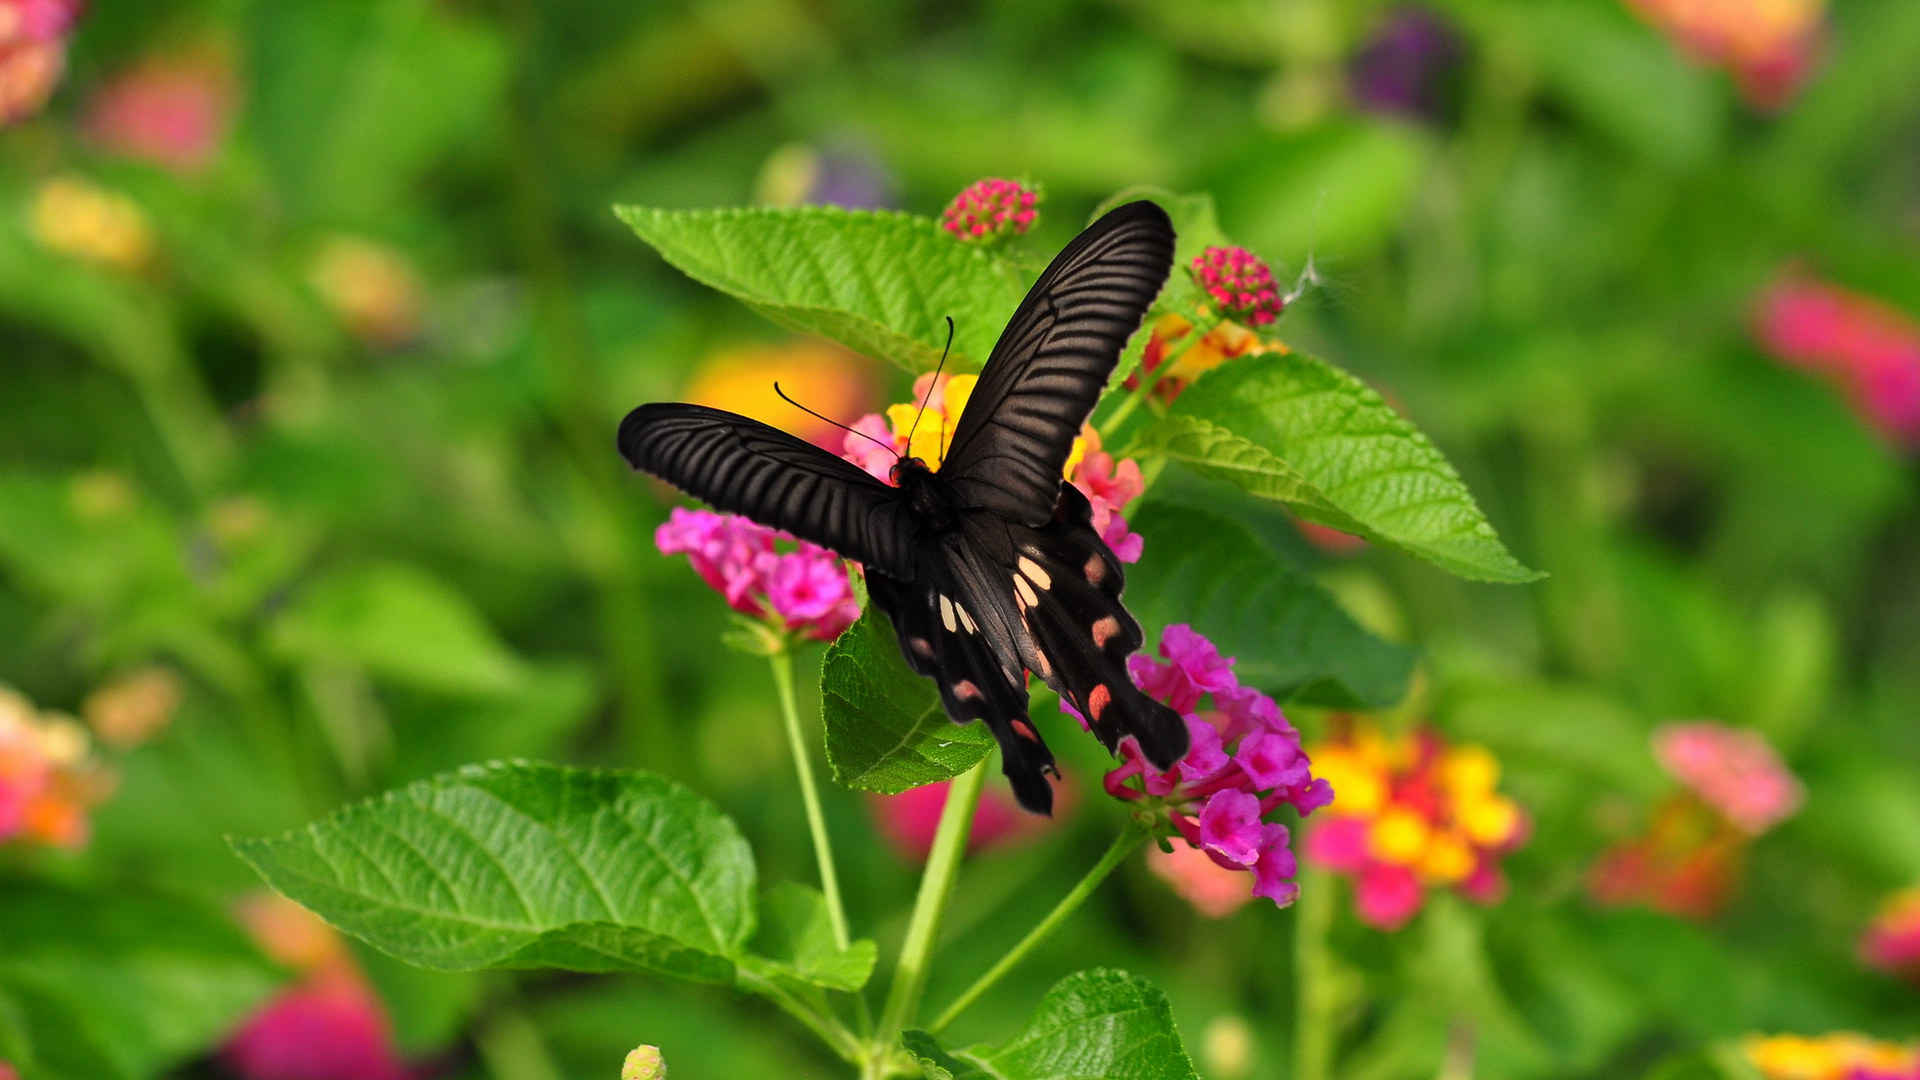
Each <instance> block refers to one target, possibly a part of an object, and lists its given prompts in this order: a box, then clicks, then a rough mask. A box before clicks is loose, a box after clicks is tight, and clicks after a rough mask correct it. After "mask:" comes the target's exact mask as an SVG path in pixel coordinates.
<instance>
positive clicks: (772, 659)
mask: <svg viewBox="0 0 1920 1080" xmlns="http://www.w3.org/2000/svg"><path fill="white" fill-rule="evenodd" d="M767 663H768V665H769V666H771V667H772V668H773V686H774V691H775V693H776V694H778V695H779V698H780V717H781V719H782V720H783V721H785V724H786V729H787V747H788V749H790V750H792V751H793V771H794V773H795V774H796V775H798V776H799V778H800V801H801V802H803V803H805V804H806V809H807V831H808V832H809V833H811V834H812V835H813V857H814V859H815V861H816V862H818V863H819V864H820V892H821V895H823V896H824V897H826V901H827V920H828V921H829V922H830V923H831V924H832V925H833V943H834V945H836V946H837V947H838V948H839V949H840V950H841V951H842V952H844V951H846V949H847V946H848V945H850V944H852V942H853V935H852V934H851V933H850V932H849V931H848V929H847V910H846V906H845V905H844V904H843V903H842V902H841V900H840V875H839V872H838V871H836V870H835V869H834V866H833V842H832V841H831V840H830V839H828V837H827V818H826V815H825V814H824V813H823V812H821V809H820V788H819V786H818V785H817V784H816V783H815V782H814V779H813V759H812V758H811V757H809V756H808V754H807V740H806V737H805V736H804V735H802V734H801V731H800V710H799V707H798V706H797V705H795V703H794V694H793V654H792V652H790V651H789V650H788V649H786V648H780V649H777V650H774V651H772V652H769V653H768V654H767Z"/></svg>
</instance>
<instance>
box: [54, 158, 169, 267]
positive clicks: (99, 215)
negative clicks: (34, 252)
mask: <svg viewBox="0 0 1920 1080" xmlns="http://www.w3.org/2000/svg"><path fill="white" fill-rule="evenodd" d="M28 225H29V227H30V228H31V230H32V232H33V238H34V239H35V240H37V241H39V243H40V245H41V246H42V247H45V248H46V249H48V250H49V251H57V252H59V253H61V254H62V255H71V256H73V257H75V258H77V259H85V260H86V261H88V262H93V263H99V264H101V265H103V266H111V267H114V268H116V269H120V270H134V269H138V268H139V267H140V266H142V265H144V264H145V263H146V261H147V260H148V259H149V258H150V257H151V256H152V255H153V233H152V230H150V229H149V228H148V227H147V216H146V214H144V213H142V212H141V210H140V207H139V205H138V204H136V203H135V202H134V201H133V200H131V199H129V198H127V197H126V196H124V195H117V194H115V193H113V192H111V191H108V190H107V189H105V188H103V187H100V186H98V185H96V184H93V183H90V182H88V181H86V180H82V179H80V178H79V177H75V176H61V177H55V178H54V179H52V180H49V181H47V182H46V183H44V184H42V185H40V190H39V191H37V192H35V193H34V197H33V206H32V208H31V211H30V216H29V221H28Z"/></svg>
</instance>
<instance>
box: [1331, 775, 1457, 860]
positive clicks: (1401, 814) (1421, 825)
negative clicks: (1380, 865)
mask: <svg viewBox="0 0 1920 1080" xmlns="http://www.w3.org/2000/svg"><path fill="white" fill-rule="evenodd" d="M1338 790H1339V789H1337V788H1336V789H1335V791H1336V792H1337V791H1338ZM1432 835H1433V831H1432V830H1431V829H1429V828H1428V827H1427V821H1426V819H1425V818H1423V817H1421V816H1420V815H1419V814H1417V813H1415V812H1414V811H1412V810H1408V809H1405V808H1404V807H1398V806H1396V807H1391V808H1389V809H1388V810H1387V811H1386V812H1385V813H1383V814H1381V815H1380V816H1379V817H1377V818H1375V819H1374V822H1373V828H1372V829H1371V830H1370V831H1369V832H1368V834H1367V847H1368V849H1369V850H1371V851H1372V852H1373V854H1374V856H1375V857H1376V858H1380V859H1385V860H1386V861H1387V862H1394V863H1400V864H1401V865H1403V866H1412V865H1414V864H1415V863H1417V862H1419V861H1420V857H1421V855H1422V854H1423V853H1424V852H1425V851H1426V848H1427V840H1428V838H1429V837H1430V836H1432Z"/></svg>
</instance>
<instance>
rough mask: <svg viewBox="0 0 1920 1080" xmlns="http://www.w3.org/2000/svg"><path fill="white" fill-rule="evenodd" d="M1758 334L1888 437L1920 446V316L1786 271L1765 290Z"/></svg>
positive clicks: (1766, 346) (1759, 308)
mask: <svg viewBox="0 0 1920 1080" xmlns="http://www.w3.org/2000/svg"><path fill="white" fill-rule="evenodd" d="M1754 335H1755V337H1756V338H1757V339H1758V340H1759V342H1760V345H1761V347H1762V348H1764V349H1766V350H1767V351H1768V352H1770V353H1772V354H1773V355H1774V356H1775V357H1777V358H1779V359H1780V360H1782V361H1784V362H1785V363H1788V364H1791V365H1793V366H1795V367H1799V368H1803V369H1805V370H1807V371H1810V372H1813V373H1814V374H1816V375H1819V376H1820V377H1822V378H1824V379H1826V380H1827V381H1828V382H1830V383H1832V384H1834V385H1835V386H1836V387H1838V388H1839V390H1840V391H1841V393H1843V394H1845V395H1846V397H1847V399H1848V401H1849V402H1851V403H1852V406H1853V409H1854V411H1855V412H1856V413H1857V414H1859V416H1860V417H1861V418H1862V419H1864V420H1865V421H1866V422H1867V423H1868V424H1869V425H1871V426H1872V427H1873V428H1874V429H1875V430H1877V431H1879V432H1880V433H1881V435H1883V436H1884V437H1885V438H1887V439H1888V440H1889V441H1891V442H1894V443H1897V444H1900V445H1903V446H1907V447H1910V448H1912V447H1920V321H1916V320H1915V319H1913V318H1912V317H1911V316H1909V315H1907V314H1905V313H1904V312H1901V311H1899V310H1897V309H1895V308H1893V307H1891V306H1889V305H1887V304H1884V303H1882V302H1880V301H1879V300H1875V299H1874V298H1872V297H1869V296H1864V295H1861V294H1860V293H1856V292H1853V291H1850V290H1847V289H1843V288H1840V287H1839V286H1836V285H1831V284H1828V283H1825V282H1821V281H1817V280H1814V279H1812V278H1810V277H1808V276H1806V275H1805V274H1804V273H1800V272H1789V273H1787V274H1786V275H1784V276H1782V277H1781V278H1780V279H1779V280H1778V281H1776V282H1775V283H1774V284H1773V285H1772V286H1771V287H1769V288H1768V289H1767V291H1766V292H1765V293H1763V294H1762V295H1761V297H1760V301H1759V303H1758V305H1756V308H1755V314H1754Z"/></svg>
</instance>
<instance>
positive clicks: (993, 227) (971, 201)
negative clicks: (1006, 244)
mask: <svg viewBox="0 0 1920 1080" xmlns="http://www.w3.org/2000/svg"><path fill="white" fill-rule="evenodd" d="M1039 201H1040V195H1039V192H1037V191H1033V190H1030V189H1028V188H1026V187H1023V186H1021V185H1020V184H1019V183H1018V182H1016V181H1013V180H1002V179H999V178H997V177H989V178H988V179H985V180H976V181H974V182H973V183H971V184H969V185H967V187H966V188H965V189H964V190H962V191H961V192H960V194H958V195H955V196H954V197H953V201H952V202H950V203H948V204H947V209H946V211H945V212H944V213H943V214H941V216H940V227H941V228H943V229H945V230H947V231H948V232H949V233H952V234H953V235H954V237H956V238H957V239H960V240H966V241H971V242H975V243H983V242H990V241H994V240H999V239H1002V238H1004V237H1008V236H1018V235H1020V234H1021V233H1024V232H1026V231H1027V230H1028V229H1030V228H1032V227H1033V222H1034V219H1035V217H1037V216H1038V214H1039V211H1038V210H1037V209H1035V207H1036V206H1037V205H1038V203H1039Z"/></svg>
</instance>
